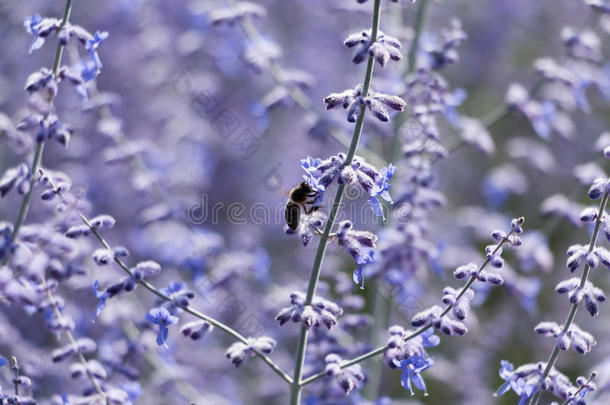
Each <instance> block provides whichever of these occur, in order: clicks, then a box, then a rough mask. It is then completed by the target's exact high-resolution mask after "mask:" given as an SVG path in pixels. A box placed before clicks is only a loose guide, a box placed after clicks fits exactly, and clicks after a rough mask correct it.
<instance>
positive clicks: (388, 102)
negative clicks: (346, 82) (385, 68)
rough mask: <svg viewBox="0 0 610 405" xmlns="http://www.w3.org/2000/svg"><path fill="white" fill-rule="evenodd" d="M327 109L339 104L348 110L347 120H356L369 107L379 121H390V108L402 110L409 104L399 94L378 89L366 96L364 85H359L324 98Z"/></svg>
mask: <svg viewBox="0 0 610 405" xmlns="http://www.w3.org/2000/svg"><path fill="white" fill-rule="evenodd" d="M324 103H325V104H326V109H327V110H330V109H332V108H335V107H337V106H341V107H343V108H344V109H345V110H347V121H348V122H356V119H357V118H358V116H360V113H361V112H362V111H364V108H368V109H369V111H370V112H371V113H372V114H373V115H374V116H375V118H377V119H378V120H379V121H383V122H386V121H389V120H390V114H389V113H388V110H387V109H388V108H389V109H391V110H394V111H402V110H404V108H405V107H406V106H407V103H405V102H404V100H403V99H401V98H400V97H398V96H392V95H389V94H384V93H379V92H376V91H369V92H368V94H367V95H366V96H364V95H363V94H362V86H361V85H358V86H356V87H354V88H353V89H347V90H344V91H342V92H340V93H331V94H329V95H328V96H326V97H325V98H324Z"/></svg>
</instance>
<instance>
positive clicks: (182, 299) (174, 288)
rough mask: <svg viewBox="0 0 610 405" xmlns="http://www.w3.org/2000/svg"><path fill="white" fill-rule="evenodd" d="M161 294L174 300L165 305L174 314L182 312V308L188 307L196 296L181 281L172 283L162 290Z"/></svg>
mask: <svg viewBox="0 0 610 405" xmlns="http://www.w3.org/2000/svg"><path fill="white" fill-rule="evenodd" d="M161 292H162V293H163V294H165V295H167V296H168V297H169V298H170V299H171V300H172V301H171V302H170V303H166V304H165V306H166V307H167V309H169V311H170V312H172V313H174V312H176V311H180V307H186V306H188V305H189V300H190V299H192V298H194V297H195V294H193V293H192V292H191V291H188V290H187V287H186V284H184V283H183V282H180V281H172V282H171V283H170V284H169V285H168V286H167V287H166V288H162V289H161Z"/></svg>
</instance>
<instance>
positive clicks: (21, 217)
mask: <svg viewBox="0 0 610 405" xmlns="http://www.w3.org/2000/svg"><path fill="white" fill-rule="evenodd" d="M71 12H72V0H66V6H65V8H64V15H63V18H62V20H61V25H60V28H59V29H61V28H63V27H64V26H65V25H66V24H68V21H69V20H70V13H71ZM63 51H64V45H63V44H62V43H61V42H58V43H57V49H56V50H55V60H54V61H53V76H57V74H58V73H59V66H60V65H61V57H62V55H63ZM43 150H44V141H41V142H38V144H37V145H36V150H35V151H34V159H33V160H32V166H31V167H30V176H31V178H30V189H29V190H28V192H27V193H25V196H23V200H22V201H21V207H20V208H19V214H18V215H17V220H16V221H15V226H14V228H13V233H12V235H11V241H12V242H14V241H15V240H16V239H17V235H18V234H19V230H20V229H21V226H22V225H23V223H24V222H25V218H26V217H27V215H28V211H29V209H30V203H31V201H32V193H33V192H34V183H35V182H36V176H38V169H39V168H40V162H41V161H42V152H43ZM6 263H8V255H6V256H5V257H4V258H3V259H2V263H1V264H2V265H5V264H6Z"/></svg>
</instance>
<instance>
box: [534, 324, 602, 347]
mask: <svg viewBox="0 0 610 405" xmlns="http://www.w3.org/2000/svg"><path fill="white" fill-rule="evenodd" d="M534 332H536V333H538V334H541V335H543V336H547V337H553V338H555V342H556V344H557V347H558V348H559V349H561V350H569V349H570V348H572V350H574V351H575V352H577V353H580V354H587V353H589V352H590V351H591V348H592V347H593V346H594V345H595V344H596V343H597V342H596V341H595V338H594V337H593V335H591V334H590V333H588V332H585V331H584V330H582V329H580V328H579V327H578V326H577V325H576V324H572V325H571V326H570V329H568V330H567V331H564V330H563V327H562V326H561V325H558V324H557V323H555V322H541V323H539V324H538V325H536V327H534Z"/></svg>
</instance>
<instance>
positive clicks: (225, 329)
mask: <svg viewBox="0 0 610 405" xmlns="http://www.w3.org/2000/svg"><path fill="white" fill-rule="evenodd" d="M78 215H79V216H80V218H81V220H82V221H83V223H84V224H85V225H87V227H88V228H89V229H90V230H91V233H92V234H93V235H95V237H96V238H97V240H98V241H99V242H100V244H101V245H102V246H104V248H106V249H111V247H110V244H109V243H108V242H107V241H106V240H105V239H104V237H103V236H102V235H101V234H100V233H99V231H98V230H97V229H96V228H95V227H94V226H93V225H91V222H90V221H89V219H88V218H87V217H86V216H85V215H84V214H83V213H81V212H79V213H78ZM114 261H115V263H116V264H117V265H118V266H119V267H120V268H121V269H123V271H125V272H126V273H127V274H129V275H130V276H133V272H132V271H131V269H130V268H129V267H127V265H126V264H125V263H124V262H123V261H122V260H121V259H120V258H118V257H115V258H114ZM138 284H140V285H141V286H142V287H144V288H146V289H147V290H148V291H150V292H151V293H153V294H154V295H156V296H157V297H159V298H160V299H162V300H163V301H167V302H174V300H172V298H171V297H169V296H168V295H166V294H164V293H163V292H161V291H160V290H159V289H158V288H156V287H155V286H154V285H152V284H151V283H149V282H148V281H146V280H141V281H139V282H138ZM174 304H176V305H178V304H177V303H176V302H174ZM178 306H179V307H180V308H182V309H183V310H184V311H185V312H188V313H189V314H191V315H193V316H194V317H196V318H199V319H201V320H203V321H206V322H209V323H210V324H212V325H214V326H215V327H216V328H218V329H220V330H221V331H223V332H225V333H226V334H228V335H231V336H233V337H234V338H235V339H237V340H239V341H240V342H242V343H245V344H248V340H247V339H246V337H245V336H243V335H242V334H240V333H239V332H237V331H235V330H234V329H232V328H231V327H230V326H228V325H225V324H224V323H222V322H220V321H218V320H216V319H214V318H212V317H211V316H208V315H205V314H204V313H202V312H199V311H198V310H196V309H195V308H193V307H191V306H181V305H178ZM255 353H256V355H257V356H258V357H260V358H261V359H262V360H263V361H264V362H265V363H267V365H269V367H270V368H271V369H272V370H273V371H274V372H275V373H276V374H277V375H279V376H280V377H282V379H283V380H284V381H286V382H287V383H288V384H292V378H290V376H289V375H288V374H286V373H285V372H284V371H282V369H281V368H280V366H278V365H277V364H275V363H274V362H273V360H271V358H269V356H267V355H265V354H264V353H261V352H259V351H255Z"/></svg>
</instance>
